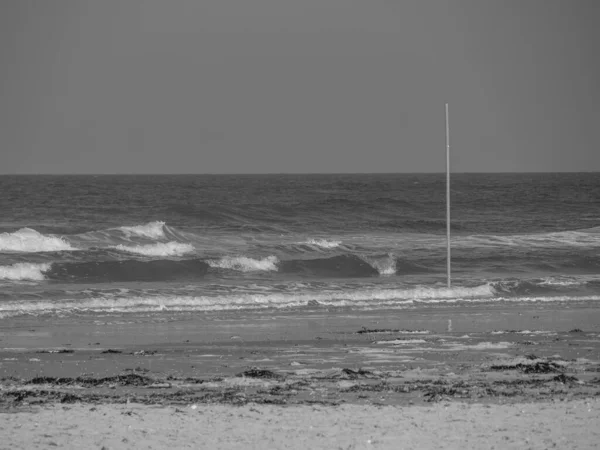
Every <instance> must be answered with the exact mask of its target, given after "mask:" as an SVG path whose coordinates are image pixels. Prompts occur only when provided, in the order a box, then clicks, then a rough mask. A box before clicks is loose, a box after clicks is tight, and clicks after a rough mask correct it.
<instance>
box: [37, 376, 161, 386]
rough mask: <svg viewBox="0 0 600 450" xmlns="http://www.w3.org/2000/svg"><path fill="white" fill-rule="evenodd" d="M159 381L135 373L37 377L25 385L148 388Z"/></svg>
mask: <svg viewBox="0 0 600 450" xmlns="http://www.w3.org/2000/svg"><path fill="white" fill-rule="evenodd" d="M156 381H157V380H154V379H153V378H150V377H144V376H142V375H138V374H135V373H129V374H126V375H117V376H114V377H104V378H90V377H77V378H70V377H63V378H56V377H35V378H32V379H31V380H29V381H27V382H26V383H25V384H52V385H56V386H73V385H78V386H83V387H98V386H103V385H107V384H117V385H119V386H148V385H151V384H155V383H156Z"/></svg>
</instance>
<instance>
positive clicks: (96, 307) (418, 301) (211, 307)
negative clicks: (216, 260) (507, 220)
mask: <svg viewBox="0 0 600 450" xmlns="http://www.w3.org/2000/svg"><path fill="white" fill-rule="evenodd" d="M124 291H127V290H124ZM130 294H131V293H130V292H126V293H125V292H124V293H121V294H120V293H118V292H114V293H109V294H106V295H103V294H100V295H96V296H91V297H85V298H73V299H64V298H63V299H60V298H57V299H53V300H52V301H49V300H46V299H43V300H37V299H33V300H32V299H30V300H27V301H22V300H17V301H12V300H9V301H2V302H0V318H7V317H14V316H18V315H24V314H26V315H41V314H50V315H53V314H54V315H61V316H62V315H68V314H86V313H102V314H117V315H120V314H124V313H155V312H175V313H177V312H184V313H185V312H187V313H189V312H195V311H227V310H257V309H259V310H260V309H290V308H307V307H309V308H321V307H327V308H330V307H335V308H357V309H366V310H372V309H385V308H391V309H398V308H400V309H402V308H411V307H414V306H417V305H423V306H428V305H430V306H436V305H451V304H457V303H458V304H460V303H490V304H493V303H497V302H510V303H515V302H516V303H547V302H580V301H586V302H589V301H600V295H572V294H568V295H557V296H544V295H518V296H517V295H515V296H498V295H497V294H498V293H497V292H496V290H495V288H494V287H493V286H492V285H491V284H483V285H479V286H473V287H461V286H456V287H453V288H445V287H428V286H418V287H412V288H409V287H406V288H362V289H351V288H344V289H339V290H331V289H319V290H315V291H311V292H285V291H284V292H273V291H270V292H265V293H258V292H252V293H250V292H248V293H237V292H231V293H223V292H219V293H218V294H217V295H199V296H193V295H177V294H156V295H155V294H149V295H144V294H142V295H139V294H138V295H135V294H134V295H130Z"/></svg>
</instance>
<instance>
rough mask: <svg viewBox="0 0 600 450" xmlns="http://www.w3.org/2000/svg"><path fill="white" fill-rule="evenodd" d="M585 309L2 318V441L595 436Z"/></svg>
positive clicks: (366, 443)
mask: <svg viewBox="0 0 600 450" xmlns="http://www.w3.org/2000/svg"><path fill="white" fill-rule="evenodd" d="M599 316H600V314H599V310H598V309H597V308H595V307H594V305H586V304H579V305H568V306H567V305H559V304H553V305H551V306H549V305H509V306H506V305H497V306H490V305H486V306H485V307H482V306H475V307H468V306H465V307H460V308H458V307H454V308H450V309H447V308H435V307H433V308H424V309H418V310H411V311H407V310H396V311H394V310H387V311H368V312H367V311H362V312H361V311H345V312H344V311H339V310H336V311H331V310H328V309H325V308H319V307H318V306H315V307H314V308H312V309H307V310H306V311H304V312H298V311H296V312H294V313H291V314H283V313H277V314H268V315H267V314H264V313H261V314H250V313H248V312H244V313H243V314H237V315H236V314H232V313H228V314H213V315H202V316H196V317H188V318H182V317H177V318H176V317H174V316H169V315H164V316H162V317H157V316H152V318H150V319H149V318H143V317H138V318H134V317H128V318H127V320H119V319H116V318H114V317H113V318H111V319H110V321H106V320H99V318H98V317H94V318H88V319H85V320H83V319H82V318H79V319H78V320H77V321H68V320H63V321H61V320H59V319H56V320H53V321H40V320H39V319H31V320H29V319H27V318H19V319H12V320H11V321H10V322H9V321H5V323H4V324H3V325H4V326H3V327H2V330H3V331H2V333H1V335H0V339H2V341H1V342H2V350H1V351H0V379H1V380H0V408H1V410H2V412H3V414H0V427H1V430H2V435H3V436H5V437H6V438H5V440H4V441H3V442H2V443H1V444H0V447H2V446H4V447H2V448H48V447H51V446H58V447H61V448H103V447H104V448H107V449H108V448H165V447H166V446H170V447H172V448H185V447H192V448H344V449H345V448H370V447H374V448H459V447H460V448H492V447H494V448H553V447H556V448H595V447H596V446H597V442H598V433H597V431H595V430H596V428H597V427H596V426H595V425H597V423H598V421H599V420H600V412H599V411H600V409H599V405H598V402H597V400H598V395H599V394H600V378H599V376H598V375H599V372H600V345H599V335H600V334H599V329H598V327H599V325H598V324H600V320H599V319H600V317H599ZM86 321H87V322H86Z"/></svg>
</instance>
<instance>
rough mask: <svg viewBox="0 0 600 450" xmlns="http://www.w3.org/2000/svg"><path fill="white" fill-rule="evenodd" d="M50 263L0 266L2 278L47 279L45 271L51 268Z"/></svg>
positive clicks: (18, 279) (0, 276) (13, 279)
mask: <svg viewBox="0 0 600 450" xmlns="http://www.w3.org/2000/svg"><path fill="white" fill-rule="evenodd" d="M51 265H52V264H50V263H42V264H35V263H16V264H13V265H11V266H0V280H11V281H20V280H35V281H41V280H44V279H45V276H44V272H46V271H47V270H49V269H50V266H51Z"/></svg>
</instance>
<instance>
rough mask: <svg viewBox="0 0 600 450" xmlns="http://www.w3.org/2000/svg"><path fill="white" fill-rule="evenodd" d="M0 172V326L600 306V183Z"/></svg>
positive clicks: (494, 177)
mask: <svg viewBox="0 0 600 450" xmlns="http://www.w3.org/2000/svg"><path fill="white" fill-rule="evenodd" d="M452 258H453V259H452V263H453V264H452V269H453V285H452V288H450V289H449V288H447V287H446V222H445V176H444V175H443V174H336V175H143V176H90V175H85V176H84V175H82V176H41V175H40V176H0V319H11V318H17V317H21V316H35V317H38V318H39V320H44V319H49V320H51V319H53V318H56V317H61V318H65V317H71V318H74V319H77V318H80V317H88V316H89V317H106V316H111V317H112V316H116V317H128V315H135V316H136V317H149V318H155V317H160V316H163V315H165V314H167V315H169V316H171V317H178V316H182V317H189V316H193V315H197V314H203V313H205V312H213V311H234V310H235V311H239V312H240V313H241V314H244V312H246V311H247V312H248V314H250V312H252V311H260V312H262V313H265V314H269V313H270V312H271V311H294V310H305V309H307V308H312V309H314V308H328V310H330V311H335V310H336V308H339V309H341V310H356V311H358V310H377V309H410V308H418V307H429V306H432V307H434V306H436V305H443V306H444V307H452V305H464V304H467V303H468V304H472V303H478V304H480V303H489V304H495V303H499V302H504V303H506V304H521V303H550V302H559V303H567V304H573V305H575V304H577V303H581V302H588V303H589V302H596V301H600V174H597V173H566V174H558V173H555V174H454V175H453V177H452Z"/></svg>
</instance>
